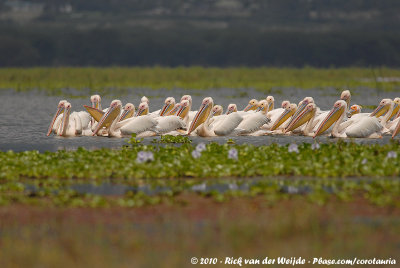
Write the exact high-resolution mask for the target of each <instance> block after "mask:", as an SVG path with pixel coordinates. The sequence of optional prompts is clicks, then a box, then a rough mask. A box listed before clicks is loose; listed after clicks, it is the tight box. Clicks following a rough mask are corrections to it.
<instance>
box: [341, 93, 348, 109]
mask: <svg viewBox="0 0 400 268" xmlns="http://www.w3.org/2000/svg"><path fill="white" fill-rule="evenodd" d="M340 99H341V100H344V101H345V102H346V104H347V109H349V107H350V101H351V93H350V91H349V90H343V91H342V93H341V94H340Z"/></svg>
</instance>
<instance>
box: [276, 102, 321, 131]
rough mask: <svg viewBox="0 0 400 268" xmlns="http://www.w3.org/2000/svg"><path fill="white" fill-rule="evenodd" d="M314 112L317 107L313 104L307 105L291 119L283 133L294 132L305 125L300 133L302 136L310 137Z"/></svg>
mask: <svg viewBox="0 0 400 268" xmlns="http://www.w3.org/2000/svg"><path fill="white" fill-rule="evenodd" d="M316 112H317V106H316V105H315V103H309V104H307V106H306V107H305V108H304V109H303V111H302V112H301V113H300V114H298V115H297V116H296V117H294V118H293V120H292V121H291V122H290V123H289V124H288V125H287V127H286V128H285V129H284V131H283V132H284V133H287V132H289V131H294V130H296V129H297V128H299V127H301V126H302V125H304V124H306V126H305V127H304V128H303V129H302V130H301V133H302V134H303V135H304V136H312V134H313V133H312V131H313V127H314V118H315V114H316Z"/></svg>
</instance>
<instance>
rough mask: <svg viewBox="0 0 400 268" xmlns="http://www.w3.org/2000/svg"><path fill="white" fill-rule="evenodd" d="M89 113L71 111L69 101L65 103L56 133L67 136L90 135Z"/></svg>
mask: <svg viewBox="0 0 400 268" xmlns="http://www.w3.org/2000/svg"><path fill="white" fill-rule="evenodd" d="M89 123H90V115H89V114H88V113H86V112H73V113H71V103H69V102H67V103H65V110H64V113H63V116H62V120H61V124H60V126H59V130H58V131H57V135H59V136H64V137H69V136H79V135H90V134H91V133H92V131H91V130H90V128H89Z"/></svg>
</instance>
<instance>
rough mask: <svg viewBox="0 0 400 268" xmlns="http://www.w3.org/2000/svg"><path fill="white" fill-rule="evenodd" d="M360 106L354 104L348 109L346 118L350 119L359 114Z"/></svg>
mask: <svg viewBox="0 0 400 268" xmlns="http://www.w3.org/2000/svg"><path fill="white" fill-rule="evenodd" d="M361 109H362V106H361V105H358V104H354V105H352V106H351V107H350V110H349V111H348V112H347V117H348V118H350V117H352V116H353V115H355V114H359V113H361Z"/></svg>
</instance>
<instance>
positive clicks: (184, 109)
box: [176, 100, 190, 119]
mask: <svg viewBox="0 0 400 268" xmlns="http://www.w3.org/2000/svg"><path fill="white" fill-rule="evenodd" d="M189 106H190V102H189V100H183V101H181V103H180V104H179V110H178V111H177V112H176V115H177V116H179V117H180V118H182V119H184V118H185V117H186V116H187V115H188V114H189Z"/></svg>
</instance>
